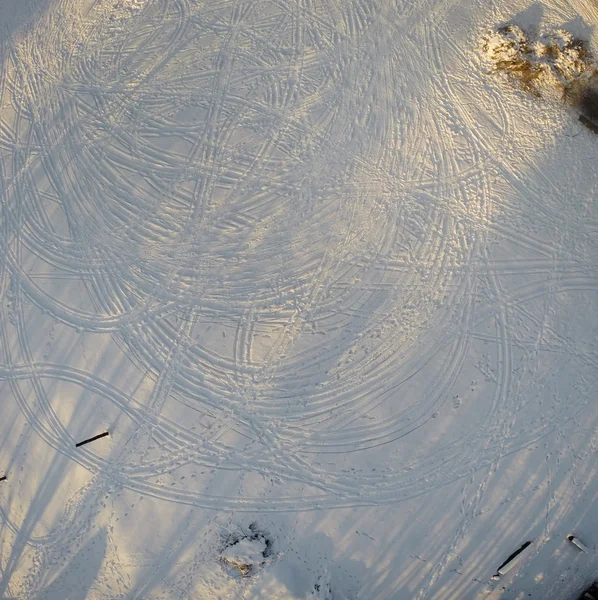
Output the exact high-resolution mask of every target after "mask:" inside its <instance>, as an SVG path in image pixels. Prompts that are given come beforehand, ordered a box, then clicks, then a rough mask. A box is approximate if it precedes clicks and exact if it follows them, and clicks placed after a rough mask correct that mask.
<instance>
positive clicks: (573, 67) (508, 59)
mask: <svg viewBox="0 0 598 600" xmlns="http://www.w3.org/2000/svg"><path fill="white" fill-rule="evenodd" d="M482 50H483V53H484V55H485V57H486V59H487V60H488V62H489V63H490V65H491V71H493V72H498V71H503V72H506V73H508V74H509V75H510V76H511V77H512V78H514V79H515V80H517V81H518V82H519V83H520V84H521V85H522V87H523V89H525V90H526V91H528V92H531V93H533V94H535V95H536V96H538V97H545V98H553V99H558V98H560V99H571V100H573V99H574V98H576V97H577V96H578V95H579V93H580V90H581V89H583V88H585V87H586V86H587V85H589V84H590V83H591V82H592V81H593V80H595V79H596V78H597V76H598V69H597V67H596V64H595V63H594V61H593V57H592V54H591V52H590V50H589V48H588V47H587V44H586V42H584V41H583V40H580V39H578V38H576V37H574V36H573V35H571V34H570V33H569V32H567V31H565V30H564V29H557V30H556V31H553V32H549V33H544V34H541V35H538V36H534V35H533V34H531V33H529V32H527V31H525V30H523V29H522V28H521V27H518V26H517V25H513V24H509V25H505V26H502V27H499V28H498V29H497V30H496V31H494V32H492V33H491V34H490V35H488V36H487V37H486V38H485V39H484V40H483V45H482Z"/></svg>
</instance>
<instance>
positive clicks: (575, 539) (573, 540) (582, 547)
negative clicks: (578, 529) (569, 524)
mask: <svg viewBox="0 0 598 600" xmlns="http://www.w3.org/2000/svg"><path fill="white" fill-rule="evenodd" d="M567 539H568V540H569V541H570V542H571V543H572V544H573V545H574V546H577V547H578V548H579V549H580V550H581V551H582V552H587V551H588V547H587V546H586V545H585V544H584V543H583V542H582V541H581V540H580V539H579V538H578V537H575V536H574V535H568V536H567Z"/></svg>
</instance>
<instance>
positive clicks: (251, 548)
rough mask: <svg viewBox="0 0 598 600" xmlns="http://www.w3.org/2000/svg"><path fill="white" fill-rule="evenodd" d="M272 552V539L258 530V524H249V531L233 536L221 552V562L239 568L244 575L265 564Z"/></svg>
mask: <svg viewBox="0 0 598 600" xmlns="http://www.w3.org/2000/svg"><path fill="white" fill-rule="evenodd" d="M271 554H272V540H271V539H269V537H268V536H267V535H266V534H265V533H264V532H261V531H259V530H258V528H257V525H256V524H255V523H252V524H251V525H250V526H249V533H248V534H246V535H245V534H244V535H241V536H232V537H230V538H229V539H228V541H227V544H226V547H225V548H224V550H222V552H221V553H220V560H221V562H223V563H225V564H228V565H230V566H233V567H236V568H237V569H239V571H240V572H241V574H242V575H243V576H246V575H249V574H250V573H251V572H252V571H253V570H254V568H255V567H257V566H260V565H263V564H265V562H266V559H267V558H268V557H269V556H270V555H271Z"/></svg>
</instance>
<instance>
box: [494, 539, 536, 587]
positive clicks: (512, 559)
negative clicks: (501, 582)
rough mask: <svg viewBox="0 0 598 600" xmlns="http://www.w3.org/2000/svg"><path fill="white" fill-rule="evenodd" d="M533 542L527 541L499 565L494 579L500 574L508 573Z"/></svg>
mask: <svg viewBox="0 0 598 600" xmlns="http://www.w3.org/2000/svg"><path fill="white" fill-rule="evenodd" d="M531 544H532V542H531V541H527V542H525V543H524V544H523V545H522V546H521V547H520V548H519V549H517V550H515V552H513V554H511V556H509V558H507V560H505V562H504V563H503V564H502V565H500V567H498V570H497V572H496V575H494V577H493V578H492V579H498V578H499V576H500V575H505V574H506V573H508V572H509V571H510V570H511V569H512V568H513V567H514V566H515V563H516V562H517V561H518V560H519V559H520V558H521V556H522V554H523V553H524V551H525V550H527V548H529V546H531Z"/></svg>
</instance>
